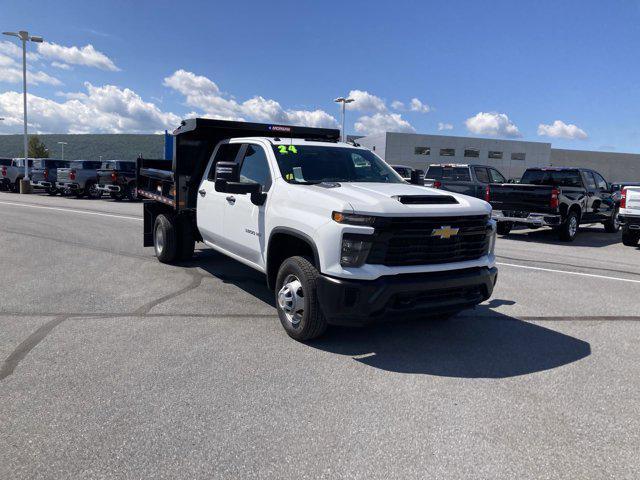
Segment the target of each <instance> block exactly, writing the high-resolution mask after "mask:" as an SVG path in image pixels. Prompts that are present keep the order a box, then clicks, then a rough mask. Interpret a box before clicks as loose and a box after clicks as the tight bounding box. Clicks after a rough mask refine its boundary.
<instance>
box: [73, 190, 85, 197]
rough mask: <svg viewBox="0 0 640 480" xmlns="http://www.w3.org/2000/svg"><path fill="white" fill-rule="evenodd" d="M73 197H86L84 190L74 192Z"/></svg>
mask: <svg viewBox="0 0 640 480" xmlns="http://www.w3.org/2000/svg"><path fill="white" fill-rule="evenodd" d="M72 193H73V196H75V197H76V198H82V197H84V194H85V191H84V188H78V189H77V190H72Z"/></svg>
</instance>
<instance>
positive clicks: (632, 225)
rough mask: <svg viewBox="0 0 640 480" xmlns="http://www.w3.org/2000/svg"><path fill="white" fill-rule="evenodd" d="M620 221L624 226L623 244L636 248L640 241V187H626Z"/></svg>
mask: <svg viewBox="0 0 640 480" xmlns="http://www.w3.org/2000/svg"><path fill="white" fill-rule="evenodd" d="M621 193H622V195H621V198H620V214H619V215H618V219H619V221H620V224H621V225H622V243H623V244H624V245H626V246H628V247H635V246H637V245H638V241H639V240H640V187H630V186H626V185H625V186H624V187H623V188H622V192H621Z"/></svg>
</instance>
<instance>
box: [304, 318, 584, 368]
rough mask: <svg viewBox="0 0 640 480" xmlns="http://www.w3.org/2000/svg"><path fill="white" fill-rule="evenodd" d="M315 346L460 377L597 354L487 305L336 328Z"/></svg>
mask: <svg viewBox="0 0 640 480" xmlns="http://www.w3.org/2000/svg"><path fill="white" fill-rule="evenodd" d="M310 346H312V347H314V348H317V349H320V350H324V351H327V352H331V353H337V354H340V355H349V356H352V357H356V358H355V359H356V360H357V361H358V362H361V363H363V364H365V365H369V366H370V367H374V368H379V369H381V370H386V371H390V372H397V373H413V374H424V375H436V376H441V377H455V378H507V377H514V376H518V375H526V374H530V373H535V372H540V371H543V370H550V369H553V368H557V367H560V366H562V365H566V364H569V363H572V362H575V361H577V360H580V359H582V358H585V357H587V356H589V355H590V354H591V346H590V345H589V343H587V342H585V341H582V340H579V339H577V338H574V337H571V336H569V335H565V334H562V333H560V332H556V331H554V330H551V329H549V328H545V327H541V326H539V325H535V324H533V323H529V322H524V321H522V320H518V319H516V318H513V317H510V316H507V315H503V314H500V313H497V312H494V311H491V310H490V309H488V308H485V307H480V308H478V309H476V310H472V311H469V312H464V313H462V314H460V315H458V316H456V317H454V318H452V319H450V320H445V321H436V320H429V319H421V320H411V321H399V322H392V323H382V324H376V325H373V326H370V327H365V328H362V329H349V328H336V327H334V328H332V329H330V330H329V331H328V332H327V334H326V335H325V336H324V337H323V338H321V339H319V340H317V341H315V342H313V343H311V344H310Z"/></svg>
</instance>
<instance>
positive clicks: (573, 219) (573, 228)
mask: <svg viewBox="0 0 640 480" xmlns="http://www.w3.org/2000/svg"><path fill="white" fill-rule="evenodd" d="M579 226H580V220H579V219H578V214H577V213H576V212H569V214H568V215H567V218H565V220H564V222H563V223H562V225H560V228H558V236H559V237H560V240H562V241H563V242H573V240H574V239H575V238H576V235H577V234H578V227H579Z"/></svg>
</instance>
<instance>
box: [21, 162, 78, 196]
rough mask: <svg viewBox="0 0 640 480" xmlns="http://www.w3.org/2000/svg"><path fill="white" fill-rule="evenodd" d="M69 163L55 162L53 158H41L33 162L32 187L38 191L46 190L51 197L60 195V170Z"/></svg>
mask: <svg viewBox="0 0 640 480" xmlns="http://www.w3.org/2000/svg"><path fill="white" fill-rule="evenodd" d="M68 166H69V162H66V161H64V160H54V159H52V158H40V159H36V160H34V161H33V168H32V169H31V175H30V177H31V186H32V187H33V188H36V189H44V191H45V192H47V193H48V194H49V195H57V194H58V193H59V190H58V187H56V181H57V179H58V175H57V173H58V168H66V167H68Z"/></svg>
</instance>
